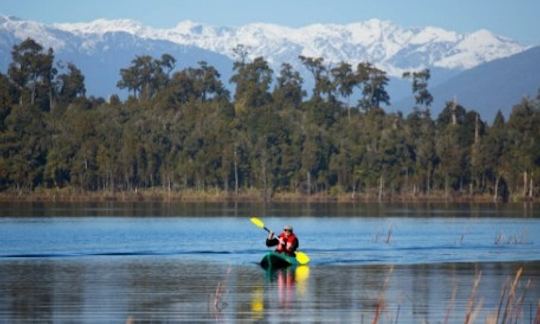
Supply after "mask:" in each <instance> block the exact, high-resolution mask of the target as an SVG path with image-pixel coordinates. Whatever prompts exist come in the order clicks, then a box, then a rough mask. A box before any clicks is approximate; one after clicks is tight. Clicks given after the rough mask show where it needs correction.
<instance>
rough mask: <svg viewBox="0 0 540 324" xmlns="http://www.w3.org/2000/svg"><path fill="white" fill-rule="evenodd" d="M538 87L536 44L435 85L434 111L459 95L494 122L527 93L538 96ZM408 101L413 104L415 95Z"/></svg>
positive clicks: (539, 55)
mask: <svg viewBox="0 0 540 324" xmlns="http://www.w3.org/2000/svg"><path fill="white" fill-rule="evenodd" d="M539 89H540V46H537V47H533V48H531V49H528V50H526V51H524V52H522V53H519V54H515V55H513V56H510V57H507V58H501V59H498V60H494V61H492V62H488V63H485V64H482V65H479V66H477V67H475V68H472V69H470V70H467V71H463V72H461V73H460V74H458V75H457V76H455V77H452V78H450V79H449V80H448V81H446V82H443V83H441V84H439V85H438V86H436V87H434V88H433V90H432V91H431V92H432V94H433V97H434V101H433V114H434V115H436V114H438V113H439V112H440V111H441V110H442V109H443V108H444V105H445V103H446V102H447V101H449V100H452V99H453V98H454V97H456V99H457V100H458V102H459V103H460V104H461V105H463V106H464V107H466V108H467V109H474V110H476V111H477V112H479V113H480V116H482V118H484V119H485V120H486V121H487V122H489V123H491V122H493V119H494V118H495V115H496V114H497V111H498V110H501V111H502V112H503V113H504V114H505V115H506V116H507V117H508V115H509V114H510V111H511V110H512V106H514V105H515V104H517V103H519V102H520V101H521V99H522V98H523V97H525V96H529V97H535V96H536V95H537V92H538V90H539ZM407 102H408V105H409V106H410V105H412V99H409V101H407ZM402 105H406V103H403V104H402Z"/></svg>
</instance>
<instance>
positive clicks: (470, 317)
mask: <svg viewBox="0 0 540 324" xmlns="http://www.w3.org/2000/svg"><path fill="white" fill-rule="evenodd" d="M481 279H482V272H479V273H478V275H476V278H475V279H474V284H473V288H472V291H471V295H470V296H469V300H468V301H467V314H466V315H465V324H470V323H473V322H474V319H475V317H476V315H477V314H478V311H479V310H480V309H481V308H482V304H483V300H482V299H481V300H480V302H479V303H476V292H477V290H478V286H479V285H480V280H481Z"/></svg>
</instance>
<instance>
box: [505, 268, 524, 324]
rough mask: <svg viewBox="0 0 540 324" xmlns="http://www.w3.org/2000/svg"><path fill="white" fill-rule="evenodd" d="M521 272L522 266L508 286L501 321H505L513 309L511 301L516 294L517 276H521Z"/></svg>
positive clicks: (512, 301)
mask: <svg viewBox="0 0 540 324" xmlns="http://www.w3.org/2000/svg"><path fill="white" fill-rule="evenodd" d="M522 273H523V267H521V268H519V269H518V271H517V273H516V276H515V277H514V281H513V282H512V285H511V286H510V292H509V293H508V297H507V299H506V306H505V307H504V313H503V317H502V321H501V323H503V324H504V323H506V319H507V318H509V315H510V314H511V313H512V310H513V303H514V297H515V295H516V288H517V286H518V283H519V278H520V277H521V274H522Z"/></svg>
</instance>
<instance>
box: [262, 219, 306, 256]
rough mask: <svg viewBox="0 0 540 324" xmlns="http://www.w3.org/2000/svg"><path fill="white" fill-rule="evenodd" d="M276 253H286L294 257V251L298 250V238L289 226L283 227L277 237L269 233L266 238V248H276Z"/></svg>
mask: <svg viewBox="0 0 540 324" xmlns="http://www.w3.org/2000/svg"><path fill="white" fill-rule="evenodd" d="M276 245H277V248H276V252H279V253H286V254H288V255H290V256H293V257H294V256H295V251H296V249H298V245H299V244H298V238H297V237H296V235H294V233H293V228H292V226H291V225H285V226H284V227H283V232H281V234H279V236H277V237H276V236H274V232H269V233H268V237H267V238H266V246H268V247H271V246H276Z"/></svg>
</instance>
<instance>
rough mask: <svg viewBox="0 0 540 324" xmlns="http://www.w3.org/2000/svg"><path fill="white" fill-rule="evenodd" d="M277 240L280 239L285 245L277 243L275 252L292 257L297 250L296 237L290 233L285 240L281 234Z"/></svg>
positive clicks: (283, 234)
mask: <svg viewBox="0 0 540 324" xmlns="http://www.w3.org/2000/svg"><path fill="white" fill-rule="evenodd" d="M279 238H281V239H282V240H283V241H284V243H285V244H281V243H278V246H277V248H276V251H277V252H285V253H287V254H289V255H294V251H295V250H296V249H297V248H298V239H297V238H296V235H294V233H291V234H289V237H288V238H286V237H285V233H281V234H279Z"/></svg>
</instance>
